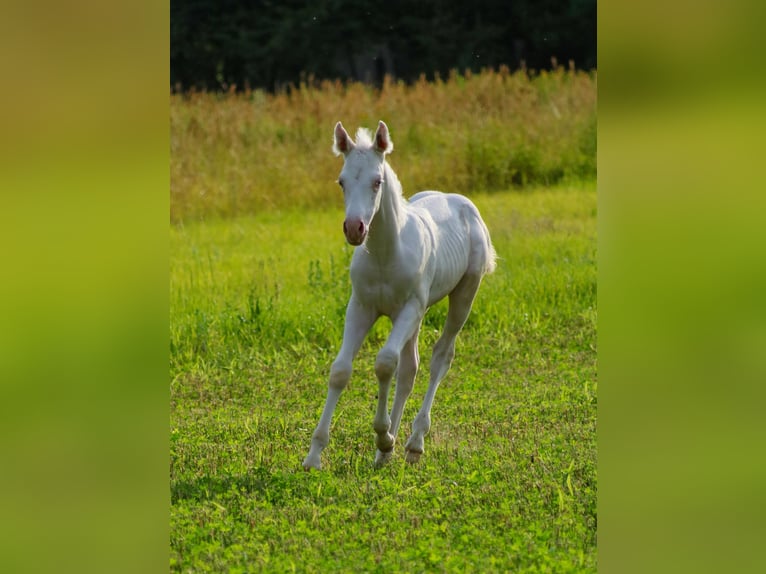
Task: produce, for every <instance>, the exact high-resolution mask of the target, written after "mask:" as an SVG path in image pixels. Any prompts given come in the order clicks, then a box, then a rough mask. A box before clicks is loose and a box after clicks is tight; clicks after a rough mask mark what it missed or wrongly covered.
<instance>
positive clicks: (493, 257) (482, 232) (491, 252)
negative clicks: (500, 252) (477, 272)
mask: <svg viewBox="0 0 766 574" xmlns="http://www.w3.org/2000/svg"><path fill="white" fill-rule="evenodd" d="M469 204H470V210H471V212H472V214H473V219H474V220H475V222H476V225H473V226H472V227H473V231H472V233H471V242H472V243H473V244H474V245H475V246H477V247H478V249H477V250H476V251H474V253H476V254H477V255H478V256H479V257H481V256H483V259H484V261H483V262H482V263H483V265H482V267H481V274H482V275H488V274H489V273H492V272H493V271H494V270H495V269H496V268H497V252H496V251H495V248H494V246H493V245H492V239H490V237H489V229H487V224H486V223H484V220H483V219H482V217H481V214H480V213H479V210H478V209H477V208H476V206H475V205H474V204H473V203H471V202H470V201H469ZM477 251H478V253H477Z"/></svg>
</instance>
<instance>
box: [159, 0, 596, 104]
mask: <svg viewBox="0 0 766 574" xmlns="http://www.w3.org/2000/svg"><path fill="white" fill-rule="evenodd" d="M554 58H555V59H557V60H558V62H559V63H562V64H567V63H568V62H569V61H573V62H574V64H575V66H576V67H578V68H581V69H592V68H595V67H596V1H595V0H512V1H508V0H505V1H503V0H472V1H470V2H466V1H464V0H417V1H405V0H388V1H387V2H380V1H377V2H373V1H371V0H317V1H315V2H299V1H297V0H171V3H170V81H171V87H172V88H174V89H181V90H188V89H191V88H194V89H204V90H228V89H231V88H232V87H234V86H236V87H237V88H238V89H243V88H264V89H268V90H274V89H279V88H281V87H283V86H285V85H287V84H295V83H297V82H298V81H300V80H301V79H302V78H308V77H314V78H318V79H335V78H340V79H355V80H361V81H366V82H372V83H379V82H381V81H382V79H383V77H384V76H385V75H386V74H388V75H391V76H392V77H394V78H400V79H403V80H405V81H411V80H414V79H417V78H418V77H419V76H420V75H421V74H426V75H427V77H434V75H436V74H441V75H442V76H445V75H446V74H447V73H449V71H450V70H452V69H457V70H459V71H461V72H462V71H464V70H468V69H470V70H472V71H478V70H480V69H481V68H487V67H493V68H494V67H497V66H500V65H506V66H509V67H511V68H518V67H521V66H526V67H527V68H530V69H544V68H549V67H551V65H552V59H554Z"/></svg>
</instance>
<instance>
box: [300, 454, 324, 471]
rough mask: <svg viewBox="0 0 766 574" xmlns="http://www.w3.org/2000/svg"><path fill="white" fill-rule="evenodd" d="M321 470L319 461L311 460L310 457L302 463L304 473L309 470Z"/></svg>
mask: <svg viewBox="0 0 766 574" xmlns="http://www.w3.org/2000/svg"><path fill="white" fill-rule="evenodd" d="M312 469H313V470H322V463H321V462H319V460H316V459H314V458H312V457H311V456H307V457H306V460H304V461H303V470H305V471H306V472H308V471H310V470H312Z"/></svg>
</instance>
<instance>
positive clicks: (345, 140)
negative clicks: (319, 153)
mask: <svg viewBox="0 0 766 574" xmlns="http://www.w3.org/2000/svg"><path fill="white" fill-rule="evenodd" d="M352 149H354V142H353V141H351V137H350V136H349V135H348V132H347V131H346V129H345V128H344V127H343V124H342V123H340V122H338V123H337V124H335V139H334V140H333V143H332V151H333V152H334V153H335V155H340V154H343V155H348V152H350V151H351V150H352Z"/></svg>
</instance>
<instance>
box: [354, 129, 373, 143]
mask: <svg viewBox="0 0 766 574" xmlns="http://www.w3.org/2000/svg"><path fill="white" fill-rule="evenodd" d="M356 145H357V146H364V147H366V148H370V147H372V134H370V130H368V129H367V128H359V129H358V130H356Z"/></svg>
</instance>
